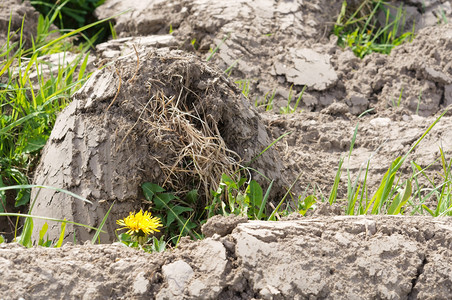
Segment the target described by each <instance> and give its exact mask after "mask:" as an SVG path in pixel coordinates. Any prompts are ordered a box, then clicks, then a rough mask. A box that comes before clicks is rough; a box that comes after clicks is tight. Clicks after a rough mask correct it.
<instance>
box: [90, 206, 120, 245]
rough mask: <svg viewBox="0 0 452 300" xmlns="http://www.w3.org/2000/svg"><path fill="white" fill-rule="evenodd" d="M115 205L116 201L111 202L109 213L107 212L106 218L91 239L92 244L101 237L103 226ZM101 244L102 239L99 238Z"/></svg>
mask: <svg viewBox="0 0 452 300" xmlns="http://www.w3.org/2000/svg"><path fill="white" fill-rule="evenodd" d="M113 205H115V201H113V203H112V204H111V206H110V208H109V209H108V211H107V213H106V214H105V216H104V218H103V219H102V222H101V223H100V225H99V228H98V229H97V230H96V232H95V233H94V236H93V238H92V240H91V244H93V245H94V244H95V243H96V240H97V238H98V237H99V234H100V233H101V232H102V228H104V225H105V222H107V218H108V215H109V214H110V211H111V209H112V208H113ZM99 244H100V239H99Z"/></svg>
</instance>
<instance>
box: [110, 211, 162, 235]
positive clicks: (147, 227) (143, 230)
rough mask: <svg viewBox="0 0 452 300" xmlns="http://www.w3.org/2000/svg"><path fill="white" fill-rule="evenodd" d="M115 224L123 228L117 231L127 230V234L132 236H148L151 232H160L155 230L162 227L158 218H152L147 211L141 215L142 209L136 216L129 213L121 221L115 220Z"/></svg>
mask: <svg viewBox="0 0 452 300" xmlns="http://www.w3.org/2000/svg"><path fill="white" fill-rule="evenodd" d="M116 223H117V224H118V225H121V226H124V227H121V228H119V229H118V230H122V229H129V230H128V231H127V234H134V235H141V234H145V235H148V234H151V233H153V232H160V230H158V229H157V228H159V227H162V226H163V225H162V223H161V221H160V219H159V218H157V217H152V216H151V213H150V212H148V211H145V212H144V213H143V210H142V209H141V210H140V211H139V212H137V213H136V214H135V213H132V212H131V213H130V214H129V216H127V217H126V218H124V219H122V220H117V221H116Z"/></svg>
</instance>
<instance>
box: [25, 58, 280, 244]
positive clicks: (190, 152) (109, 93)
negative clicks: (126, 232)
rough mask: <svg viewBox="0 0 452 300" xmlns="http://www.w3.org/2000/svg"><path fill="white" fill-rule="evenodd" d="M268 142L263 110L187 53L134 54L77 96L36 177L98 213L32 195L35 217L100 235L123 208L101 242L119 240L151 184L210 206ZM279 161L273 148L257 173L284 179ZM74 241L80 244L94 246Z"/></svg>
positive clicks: (56, 196)
mask: <svg viewBox="0 0 452 300" xmlns="http://www.w3.org/2000/svg"><path fill="white" fill-rule="evenodd" d="M270 143H271V141H270V139H269V138H268V135H267V131H266V128H265V127H264V125H263V123H262V122H261V120H260V117H259V116H258V114H257V113H256V111H255V110H254V109H253V108H252V107H251V106H250V104H249V103H248V102H247V100H246V99H245V98H244V97H243V95H242V94H241V93H240V92H239V91H238V90H237V89H236V87H235V86H234V85H233V84H231V83H230V82H229V81H227V80H226V79H225V78H224V77H223V76H222V74H221V73H218V72H217V71H216V70H215V69H212V68H210V67H208V66H207V65H205V64H203V63H201V62H200V61H199V59H198V58H196V57H195V56H192V55H187V54H185V53H184V52H182V51H169V50H168V49H160V50H147V51H142V52H139V53H138V52H137V53H136V54H135V53H134V54H133V55H129V56H126V57H123V58H121V59H119V60H118V61H116V62H115V64H114V65H112V66H110V67H106V68H104V69H103V70H101V71H98V72H96V73H95V74H93V75H92V76H91V78H90V79H89V81H88V82H87V83H86V84H85V85H84V86H83V87H82V89H81V90H80V91H79V92H78V93H77V94H76V95H74V97H73V101H72V102H71V104H70V105H69V106H68V107H67V108H66V109H65V110H64V111H63V112H62V113H61V114H60V115H59V117H58V119H57V122H56V124H55V128H54V130H53V131H52V135H51V137H50V139H49V142H48V143H47V145H46V147H45V149H44V151H43V155H42V159H41V163H40V165H39V166H38V167H37V170H36V176H35V178H34V182H35V183H38V184H44V185H48V186H58V187H61V188H64V189H68V190H70V191H72V192H74V193H76V194H78V195H81V196H83V197H86V198H88V199H90V200H91V201H93V202H94V204H93V205H89V204H87V203H82V202H81V201H74V200H72V199H69V198H68V197H66V196H65V195H63V194H60V193H57V192H56V191H53V190H40V192H39V193H38V192H37V191H36V190H34V192H33V195H32V198H34V197H35V196H36V197H37V200H36V205H35V207H34V209H33V213H34V214H36V215H41V216H49V217H51V216H52V217H57V218H64V217H66V218H68V219H71V220H74V221H77V222H80V223H83V224H90V225H93V226H96V225H99V224H100V222H101V221H102V218H103V216H104V215H105V213H106V212H107V210H108V208H109V206H110V205H111V203H112V202H113V201H116V204H115V205H114V207H113V210H112V212H111V214H110V216H109V220H111V221H109V222H107V224H106V228H105V229H106V230H107V232H108V234H107V235H106V237H104V241H106V240H114V239H115V235H114V230H115V227H116V225H115V223H114V220H115V219H119V218H122V217H124V216H126V215H128V212H129V211H133V210H134V209H138V208H139V207H140V206H141V205H142V204H143V203H142V200H141V199H143V196H142V193H141V192H140V186H141V184H143V183H144V182H152V183H155V184H159V185H161V186H163V187H164V188H166V189H168V190H173V191H175V192H176V193H178V194H180V195H184V194H185V193H187V192H188V191H190V190H191V189H193V188H197V189H199V193H200V199H199V200H198V202H199V205H200V206H202V205H204V206H205V205H206V204H207V198H208V196H209V195H210V194H209V193H210V189H211V188H215V186H216V185H217V184H218V183H219V182H220V178H221V175H222V173H227V174H232V173H234V172H236V171H237V170H238V168H240V165H241V164H242V163H246V162H249V161H251V160H252V159H253V158H254V157H256V156H257V155H258V154H259V153H261V151H262V150H264V149H265V148H266V147H267V146H268V145H269V144H270ZM277 161H278V159H277V154H276V152H274V150H273V149H270V150H268V151H267V152H265V153H264V154H263V155H262V156H261V157H259V159H258V160H256V162H255V163H253V165H252V166H253V167H254V168H256V169H258V170H260V171H262V172H263V173H264V174H266V175H267V176H268V177H270V178H276V180H278V178H281V176H280V166H279V165H278V164H277ZM255 178H256V179H258V180H261V182H262V184H264V183H266V182H265V181H262V180H263V179H262V178H261V179H259V177H257V176H256V177H255ZM281 182H282V181H281V180H280V179H279V183H281ZM276 186H278V184H277V185H276ZM279 186H280V187H281V184H279ZM275 191H277V189H275ZM275 201H276V200H275ZM35 228H40V226H39V225H37V226H35ZM58 230H59V229H58V228H53V229H52V230H51V232H50V234H51V236H53V237H54V236H55V235H56V234H57V231H58ZM76 232H77V234H76V238H77V240H78V241H84V240H87V239H89V236H90V235H89V234H87V233H81V232H80V231H78V230H77V231H76Z"/></svg>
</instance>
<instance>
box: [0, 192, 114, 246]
mask: <svg viewBox="0 0 452 300" xmlns="http://www.w3.org/2000/svg"><path fill="white" fill-rule="evenodd" d="M31 188H39V189H42V188H45V189H52V190H55V191H58V192H61V193H65V194H67V195H69V196H72V197H74V198H76V199H78V200H81V201H84V202H86V203H88V204H92V203H91V201H89V200H87V199H85V198H83V197H81V196H79V195H76V194H74V193H72V192H70V191H67V190H64V189H60V188H55V187H50V186H43V185H23V186H21V185H18V186H8V187H0V192H4V191H6V190H14V189H20V190H23V189H31ZM38 195H39V192H38ZM38 195H37V196H38ZM37 196H36V197H37ZM35 201H36V198H35V199H34V201H33V203H31V205H30V207H29V209H28V214H21V213H5V212H1V213H0V217H8V218H9V217H17V220H19V217H21V218H25V222H24V226H23V228H22V232H21V234H20V235H19V236H17V231H18V221H17V222H16V227H15V234H14V240H13V242H17V243H19V244H21V245H23V246H25V247H28V248H30V247H32V246H33V239H32V232H33V227H34V224H33V219H41V220H46V221H53V222H59V223H61V230H60V236H59V238H58V240H57V241H56V242H55V241H52V240H49V239H48V238H45V235H46V233H47V229H48V224H47V222H46V223H44V225H43V227H42V228H41V230H40V231H39V238H38V240H37V244H38V245H39V246H44V247H52V246H53V247H56V248H59V247H61V246H62V244H63V240H64V237H65V232H66V224H67V223H69V224H73V225H76V226H81V227H85V228H88V229H90V230H95V235H94V239H93V243H94V242H95V240H96V238H97V237H98V235H99V234H100V232H103V231H102V227H103V225H104V224H105V221H106V219H107V217H108V215H109V213H110V210H111V207H110V210H109V211H108V212H107V214H106V215H105V217H104V220H103V221H102V223H101V225H100V226H99V228H96V227H92V226H88V225H84V224H81V223H77V222H73V221H69V220H66V219H56V218H49V217H41V216H35V215H32V214H31V213H32V210H33V207H34V203H35ZM2 239H3V241H4V238H3V237H2ZM35 244H36V243H35Z"/></svg>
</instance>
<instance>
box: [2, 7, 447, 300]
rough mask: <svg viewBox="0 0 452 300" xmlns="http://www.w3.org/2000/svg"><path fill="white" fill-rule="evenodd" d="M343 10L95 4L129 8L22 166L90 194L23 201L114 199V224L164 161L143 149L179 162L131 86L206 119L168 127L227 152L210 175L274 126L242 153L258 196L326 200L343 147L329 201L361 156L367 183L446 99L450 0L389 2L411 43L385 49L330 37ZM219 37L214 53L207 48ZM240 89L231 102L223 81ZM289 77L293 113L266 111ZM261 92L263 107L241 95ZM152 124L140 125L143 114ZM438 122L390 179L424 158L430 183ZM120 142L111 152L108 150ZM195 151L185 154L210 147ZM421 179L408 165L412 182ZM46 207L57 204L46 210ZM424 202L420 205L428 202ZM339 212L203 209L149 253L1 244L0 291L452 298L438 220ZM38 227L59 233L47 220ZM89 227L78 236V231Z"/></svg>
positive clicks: (82, 212) (100, 202) (443, 227)
mask: <svg viewBox="0 0 452 300" xmlns="http://www.w3.org/2000/svg"><path fill="white" fill-rule="evenodd" d="M350 2H353V3H354V2H357V1H350ZM341 4H342V1H339V0H335V1H330V0H313V1H297V0H278V1H270V0H234V1H212V0H174V1H150V0H139V1H122V0H107V1H106V3H105V4H104V5H102V6H101V7H99V8H98V10H97V12H96V13H97V15H98V16H99V18H104V17H108V16H110V15H113V14H115V13H118V12H120V11H123V10H124V9H128V8H132V10H131V11H128V12H126V13H124V14H122V15H120V16H119V17H117V18H116V19H115V24H116V25H115V29H116V31H117V32H118V35H119V39H117V40H113V41H109V42H107V43H104V44H101V45H98V46H97V52H96V57H97V65H103V64H107V65H108V64H109V63H110V65H109V67H108V68H104V69H103V70H101V71H98V72H97V73H96V75H94V76H93V77H92V79H91V80H90V81H89V82H88V83H87V84H86V86H85V87H84V88H82V90H81V91H80V92H79V93H78V94H76V95H75V96H74V99H73V100H74V101H73V102H72V103H71V104H70V105H69V106H68V108H67V109H66V110H65V111H63V112H62V114H61V116H60V117H59V119H58V120H57V126H56V127H55V130H54V132H53V133H52V136H51V137H50V139H49V142H48V144H47V146H46V148H45V150H44V152H43V159H42V161H41V163H40V166H39V167H38V169H37V171H36V178H35V180H37V181H39V182H36V183H39V184H46V185H58V186H61V185H63V186H61V187H64V188H67V189H70V190H72V191H74V192H77V193H80V194H82V196H85V197H88V198H89V199H90V200H93V202H94V206H93V207H89V208H87V207H85V206H84V205H81V204H74V203H72V202H65V201H69V200H65V199H63V198H62V197H61V195H59V194H57V193H54V192H52V193H51V194H50V193H45V192H44V193H42V194H40V196H39V197H40V198H38V200H37V204H36V207H37V208H36V209H37V212H35V213H36V214H38V215H45V214H47V215H48V216H53V217H59V218H63V217H67V218H71V219H74V218H75V219H76V220H77V221H80V222H82V223H85V222H86V223H89V224H90V225H92V226H96V225H98V224H99V222H100V221H101V219H102V216H103V215H104V214H105V212H106V210H107V209H108V207H109V204H110V203H111V202H112V201H113V200H116V201H117V202H118V204H117V206H116V207H117V208H115V209H116V210H115V211H113V216H114V217H115V218H119V217H120V216H121V215H124V213H126V212H128V211H130V210H131V209H136V208H138V207H140V205H141V202H139V201H137V200H136V199H137V198H139V197H140V194H139V192H138V191H139V185H140V184H141V183H143V181H153V180H155V182H158V180H161V179H162V178H166V177H165V176H167V175H168V173H165V172H166V171H165V170H167V169H165V168H164V167H162V165H161V164H158V163H157V162H155V161H154V163H153V164H152V165H147V164H146V163H147V162H148V161H150V160H149V159H151V158H152V159H156V160H157V159H159V160H158V161H159V162H162V163H166V164H168V165H169V164H172V165H177V164H178V163H179V162H178V161H175V160H174V157H170V156H169V155H166V154H165V153H166V152H165V151H163V150H165V149H169V150H171V151H182V150H181V149H182V148H183V147H182V148H177V147H179V146H178V145H179V144H177V143H176V142H179V140H177V139H176V137H175V135H174V132H176V131H177V129H175V128H169V127H168V128H165V130H166V131H165V134H164V135H163V136H164V139H163V140H158V139H157V138H156V137H155V136H157V135H155V131H146V132H144V131H143V128H144V127H145V125H146V124H144V123H139V122H138V120H140V119H142V117H143V115H142V113H143V111H146V110H145V109H146V108H147V105H148V104H147V103H148V102H147V101H148V100H149V98H151V96H150V95H149V98H146V97H147V96H148V94H146V93H147V90H148V88H149V87H148V86H147V85H146V84H147V83H148V82H152V84H153V86H154V87H155V86H159V87H160V91H163V92H165V93H167V94H165V97H168V98H164V97H163V98H162V99H167V100H168V99H169V97H170V96H176V98H174V99H178V98H177V96H178V95H182V96H179V98H180V99H183V100H181V103H183V106H184V107H190V105H192V106H193V107H195V109H196V110H197V112H198V113H199V116H202V117H203V118H204V117H205V118H206V119H207V118H210V119H208V120H209V121H208V122H207V121H206V124H208V125H207V127H204V126H203V125H202V124H204V123H202V122H199V123H196V122H194V123H195V125H196V124H197V125H196V126H195V125H193V128H192V127H190V126H191V125H190V124H191V123H190V124H189V125H190V126H189V127H184V128H185V129H184V130H185V131H184V132H186V131H187V129H186V128H189V129H190V130H193V131H196V130H198V131H199V133H200V136H201V138H200V140H199V142H200V143H201V142H205V141H211V140H212V138H211V136H212V134H215V136H217V135H216V134H218V135H220V136H221V138H218V140H215V141H214V142H213V143H214V147H217V148H221V149H222V150H221V151H222V152H221V153H222V154H224V157H225V158H224V159H222V158H219V159H218V160H216V164H215V165H209V164H207V165H206V168H207V169H206V170H210V171H209V172H210V173H209V174H216V173H215V172H218V170H219V169H217V166H221V167H223V166H226V167H227V168H229V169H231V170H233V169H234V168H235V167H237V166H236V165H235V163H236V162H238V161H239V159H240V158H241V159H244V160H249V159H251V158H252V157H253V156H254V155H255V154H256V153H259V152H260V151H261V149H263V148H265V146H266V145H268V144H269V143H271V141H274V140H275V139H277V138H278V137H280V136H281V135H283V134H286V133H288V132H290V134H288V135H287V136H286V137H284V138H283V139H281V140H280V141H279V142H278V143H277V144H276V145H275V146H274V147H273V148H272V149H271V150H270V151H269V152H268V153H266V154H265V157H262V160H261V161H258V162H257V164H256V165H255V168H256V169H258V170H259V171H260V172H262V173H263V174H264V175H266V176H268V177H271V179H275V180H276V181H275V182H276V183H275V191H274V193H273V195H272V196H273V198H272V199H271V200H270V201H271V202H272V203H278V202H279V200H280V199H281V198H278V197H280V196H281V193H282V192H281V191H284V190H285V188H287V187H288V186H289V185H290V184H291V183H292V182H293V181H294V180H295V179H296V178H297V177H298V176H299V180H298V181H297V182H296V184H295V185H294V189H293V193H294V195H302V194H303V193H307V194H309V193H313V192H314V191H316V192H317V195H318V196H319V195H321V194H323V195H324V196H325V197H328V195H329V192H330V190H331V187H332V185H333V182H334V177H335V175H336V172H337V168H338V164H339V161H340V159H341V158H346V159H345V161H344V165H343V169H344V172H343V173H342V184H341V185H340V188H339V198H344V197H345V196H346V192H347V191H346V185H345V183H346V180H347V177H346V171H345V170H347V169H348V170H349V172H350V174H351V176H352V178H355V177H356V176H357V174H358V173H359V170H360V168H362V167H363V166H364V168H365V167H366V166H367V163H368V162H369V172H368V179H367V186H368V188H369V191H368V192H369V194H372V193H373V192H374V191H375V189H376V188H377V186H378V184H379V183H380V181H381V179H382V177H383V175H384V174H385V172H386V171H387V170H388V168H389V166H390V165H391V162H393V161H394V159H396V158H397V157H398V156H403V155H404V154H405V153H407V152H408V151H409V150H410V148H411V147H412V146H413V145H414V144H415V142H416V141H417V140H418V139H419V138H420V137H421V136H422V135H423V133H424V132H425V131H426V129H427V128H428V127H429V126H430V125H431V124H432V123H433V122H434V121H435V120H436V118H437V117H438V116H439V115H440V114H441V113H442V112H443V111H444V110H445V109H446V108H448V107H450V106H451V105H452V61H451V57H452V25H450V24H438V23H441V22H438V20H439V18H440V17H441V16H444V17H445V18H450V17H451V15H452V1H444V0H442V1H440V0H429V1H417V0H404V1H397V2H394V5H396V6H399V5H401V4H403V5H404V6H405V8H406V10H407V12H409V18H408V17H407V22H414V23H415V24H417V27H416V28H417V29H416V36H415V38H414V40H413V41H412V42H411V43H406V44H403V45H401V46H399V47H397V48H395V49H394V50H393V51H392V53H391V54H390V55H389V56H388V55H383V54H377V53H373V54H371V55H369V56H366V57H365V58H364V59H362V60H361V59H359V58H357V57H355V56H354V54H353V52H352V51H351V50H349V49H342V48H340V47H338V46H337V38H336V37H335V36H332V35H331V30H332V24H334V22H335V20H336V17H337V14H338V13H339V12H340V9H341ZM451 20H452V19H451ZM170 28H171V30H172V34H168V33H169V31H170ZM132 45H135V49H136V52H135V49H134V48H133V47H132ZM217 46H218V49H217V50H216V51H215V53H214V54H212V51H209V49H210V50H212V49H215V48H216V47H217ZM137 57H138V58H139V61H140V63H139V67H136V66H137ZM206 60H208V62H206ZM115 68H116V69H115ZM118 70H121V72H122V73H121V76H122V77H121V76H119V77H121V78H118V72H119V71H118ZM93 78H94V79H93ZM131 82H132V83H133V82H135V84H136V86H133V85H130V83H131ZM245 83H246V84H247V86H248V88H247V89H246V94H247V95H246V97H245V96H244V95H242V91H243V89H240V88H239V87H238V85H239V84H241V85H242V87H243V84H245ZM119 84H122V85H121V88H118V85H119ZM304 86H307V89H306V91H305V93H304V95H303V98H302V102H301V104H300V106H299V107H298V108H297V110H296V111H295V112H294V113H291V114H281V113H280V108H281V107H285V106H286V105H287V99H288V98H289V91H290V90H291V87H292V90H293V94H294V95H293V97H294V98H295V99H296V98H297V96H298V95H299V94H300V93H301V91H302V89H303V87H304ZM118 91H120V92H118ZM179 91H180V94H179ZM184 93H185V94H184ZM273 94H274V101H273V107H272V108H271V109H268V110H267V109H266V107H265V105H264V106H263V105H260V106H259V105H258V107H256V105H255V104H256V103H258V104H259V103H262V102H263V101H264V99H265V98H266V97H267V98H268V97H269V95H273ZM193 95H196V96H193ZM157 96H158V95H157V94H155V95H152V97H157ZM113 99H115V102H114V103H113V102H112V100H113ZM134 101H135V102H134ZM163 103H165V102H163ZM177 103H178V104H179V101H177ZM110 105H112V106H110ZM292 105H293V104H292ZM143 107H144V108H143ZM176 108H177V107H175V108H174V109H176ZM153 109H155V110H159V111H161V109H162V107H160V106H159V107H156V108H153ZM363 112H367V113H365V114H364V115H363V116H360V115H361V114H362V113H363ZM146 113H148V111H146ZM149 114H150V115H151V116H152V114H151V113H149ZM180 115H181V120H182V121H181V123H180V124H186V123H184V122H185V121H184V120H183V117H184V116H185V115H184V112H183V111H182V113H181V114H180ZM207 116H209V117H207ZM206 119H203V120H206ZM147 120H150V119H147ZM159 122H160V119H158V120H157V119H152V124H153V125H155V124H161V123H159ZM188 123H189V122H188ZM188 123H187V124H188ZM149 124H151V123H149ZM165 124H166V123H165ZM165 126H166V125H165ZM187 126H188V125H187ZM356 127H357V128H358V130H357V137H356V142H355V144H354V148H353V151H352V153H351V155H350V158H348V155H349V149H350V144H351V141H352V137H353V133H354V130H355V128H356ZM177 128H179V129H180V127H177ZM206 128H207V129H206ZM451 129H452V116H451V114H450V113H446V114H445V115H444V116H443V117H442V119H441V120H440V122H439V123H438V124H437V125H436V126H435V127H434V128H433V129H432V130H431V132H430V133H429V134H428V135H427V136H426V137H425V138H424V140H423V141H422V142H421V143H420V144H419V146H418V147H416V148H415V149H414V150H413V151H412V152H411V153H410V154H409V156H408V157H407V159H406V161H405V163H404V165H403V166H402V167H401V169H400V174H401V175H400V176H401V180H405V179H407V178H409V177H410V176H411V174H412V164H410V162H411V161H413V162H415V163H416V164H418V165H419V166H421V167H423V168H424V167H427V166H429V167H428V169H426V170H425V174H426V175H427V176H428V177H429V178H431V179H432V180H434V181H438V180H440V179H441V176H440V172H441V171H442V166H441V161H440V160H438V158H439V157H440V156H439V155H440V147H441V149H442V151H443V152H444V153H445V155H446V158H447V159H450V155H451V153H452V130H451ZM216 130H218V131H216ZM163 131H164V130H163ZM198 131H196V132H198ZM184 137H185V136H184ZM189 137H191V136H189ZM126 138H129V139H130V140H126ZM187 139H188V137H187ZM124 140H126V145H127V147H123V148H124V149H122V150H121V151H120V153H119V152H118V153H119V154H117V153H116V152H115V153H114V154H112V153H113V152H111V149H115V151H117V149H119V148H120V147H119V146H121V145H122V143H123V141H124ZM159 143H161V144H159ZM201 148H202V147H201ZM217 148H215V149H217ZM174 149H176V150H174ZM183 149H184V150H185V148H183ZM200 151H201V150H200ZM202 151H207V150H206V149H204V148H202ZM202 151H201V152H199V153H200V154H199V155H200V156H208V155H211V152H202ZM137 153H141V154H140V155H141V156H140V155H138V154H137ZM143 153H144V154H143ZM197 153H198V152H197ZM206 153H207V154H206ZM144 155H146V157H144ZM165 155H166V156H165ZM187 155H192V153H191V152H190V153H189V154H187ZM212 155H213V154H212ZM58 157H59V159H58ZM162 157H164V159H167V160H165V161H162V160H161V158H162ZM237 157H238V158H237ZM148 158H149V159H148ZM232 158H233V159H232ZM113 161H114V163H113ZM155 166H159V167H155ZM218 168H220V167H218ZM106 170H108V172H107V171H106ZM266 172H267V173H266ZM169 173H171V172H169ZM220 173H221V172H220ZM253 176H256V174H254V175H253ZM256 179H257V180H260V182H262V183H263V184H265V182H266V181H265V180H264V179H263V177H259V176H256ZM209 180H210V179H209ZM207 182H210V181H207ZM438 182H439V181H438ZM158 183H159V184H162V183H164V182H163V181H162V182H158ZM424 183H425V184H427V183H428V182H427V180H425V177H423V176H421V177H420V181H419V184H424ZM176 184H177V182H176V180H175V181H174V185H176ZM199 184H200V186H203V184H204V183H202V182H201V183H199ZM206 190H207V189H206ZM35 193H36V192H35ZM307 194H306V195H307ZM133 201H135V202H133ZM51 203H53V204H52V205H51ZM54 205H57V207H58V208H55V209H54V210H52V209H50V208H51V207H54ZM427 205H429V206H430V207H431V208H432V209H434V208H435V207H434V205H435V203H434V202H432V203H427ZM343 211H344V209H343V207H340V205H339V209H336V207H334V208H330V207H329V206H325V205H319V206H318V207H317V212H316V211H314V212H313V214H314V215H313V216H310V217H301V216H298V215H292V216H290V217H288V218H287V219H285V220H283V221H280V222H261V221H247V220H245V219H243V218H237V217H234V218H221V217H214V218H213V219H211V220H209V221H208V223H207V225H205V226H204V227H203V233H204V234H205V236H206V239H204V240H202V241H196V242H194V241H190V240H189V239H188V238H187V239H183V240H182V242H181V244H180V245H179V247H178V249H175V250H174V251H167V252H165V253H158V254H147V253H144V252H140V251H135V250H133V249H129V248H126V247H124V246H123V245H120V244H114V245H111V244H107V245H91V244H85V245H71V244H66V245H65V246H63V247H62V248H60V249H47V248H40V247H35V248H32V249H25V248H23V247H21V246H19V245H17V244H1V245H0V265H1V266H2V267H1V268H0V278H1V280H0V299H18V298H19V297H23V298H25V299H48V298H53V299H60V298H64V299H108V298H112V299H149V298H156V299H449V298H450V295H452V277H451V275H450V274H452V273H451V272H452V270H451V268H450V265H451V264H450V263H452V262H451V261H450V257H452V252H451V244H450V241H451V238H452V236H451V234H452V227H451V226H450V224H451V220H450V219H449V218H440V219H433V218H429V217H426V216H422V215H420V212H416V216H409V215H410V213H411V210H410V209H408V210H407V211H406V214H405V216H360V217H345V216H337V214H341V213H343ZM334 215H336V216H334ZM112 220H113V219H112ZM114 225H115V224H114V220H113V221H111V222H110V224H107V226H106V229H107V231H108V233H107V235H106V236H104V237H103V238H104V239H105V241H108V240H110V241H113V240H114V229H115V228H114ZM37 228H40V226H39V223H37ZM53 230H54V231H53V233H52V229H50V231H49V232H50V233H51V234H54V236H57V235H58V233H57V231H58V227H55V228H54V229H53ZM35 234H37V232H35ZM92 234H93V233H92V232H91V233H86V234H82V233H80V234H79V235H78V240H79V241H84V240H89V239H90V237H91V236H92ZM71 236H72V235H71Z"/></svg>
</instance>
